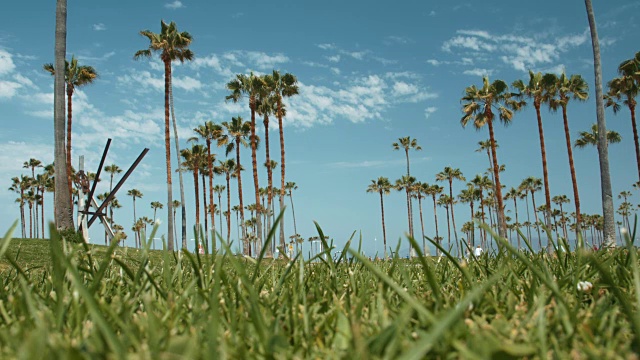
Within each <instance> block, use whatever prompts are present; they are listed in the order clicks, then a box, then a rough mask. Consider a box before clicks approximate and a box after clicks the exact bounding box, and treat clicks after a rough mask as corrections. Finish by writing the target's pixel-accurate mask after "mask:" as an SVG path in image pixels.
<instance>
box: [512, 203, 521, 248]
mask: <svg viewBox="0 0 640 360" xmlns="http://www.w3.org/2000/svg"><path fill="white" fill-rule="evenodd" d="M513 208H514V209H515V210H516V224H518V225H517V226H520V225H519V224H520V221H518V201H517V199H516V198H515V197H514V198H513ZM516 238H517V239H518V250H520V235H519V234H517V235H516Z"/></svg>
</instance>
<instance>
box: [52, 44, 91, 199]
mask: <svg viewBox="0 0 640 360" xmlns="http://www.w3.org/2000/svg"><path fill="white" fill-rule="evenodd" d="M64 65H65V66H64V79H65V85H66V90H67V131H66V133H67V140H66V152H67V173H68V174H67V181H68V186H69V189H71V185H72V184H71V124H72V118H73V116H72V114H73V111H72V104H73V101H72V98H73V93H74V91H75V89H76V88H79V87H81V86H84V85H89V84H92V83H93V82H94V81H95V80H96V79H97V78H98V72H97V71H96V70H95V69H94V68H93V67H91V66H86V65H85V66H78V59H76V58H75V57H74V56H71V62H68V61H66V60H65V64H64ZM55 69H56V67H54V65H53V64H44V70H45V71H48V72H50V73H51V75H54V76H55V74H56V71H55ZM69 191H71V190H69Z"/></svg>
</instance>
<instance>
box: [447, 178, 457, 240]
mask: <svg viewBox="0 0 640 360" xmlns="http://www.w3.org/2000/svg"><path fill="white" fill-rule="evenodd" d="M452 183H453V179H449V199H451V222H453V235H454V236H455V238H456V244H457V243H458V230H456V217H455V215H454V212H453V184H452Z"/></svg>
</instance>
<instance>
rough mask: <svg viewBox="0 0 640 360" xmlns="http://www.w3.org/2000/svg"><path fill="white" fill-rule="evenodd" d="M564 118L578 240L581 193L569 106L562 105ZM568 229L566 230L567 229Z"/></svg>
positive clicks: (580, 218)
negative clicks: (568, 113) (573, 147)
mask: <svg viewBox="0 0 640 360" xmlns="http://www.w3.org/2000/svg"><path fill="white" fill-rule="evenodd" d="M562 120H563V121H564V137H565V141H566V143H567V153H568V155H569V171H570V172H571V184H572V186H573V202H574V204H575V207H576V241H577V239H578V234H580V221H581V220H582V215H581V214H580V195H579V194H578V179H577V177H576V168H575V166H574V165H573V150H572V148H571V135H570V133H569V120H568V119H567V106H566V105H563V106H562ZM565 231H566V230H565ZM565 236H566V235H565Z"/></svg>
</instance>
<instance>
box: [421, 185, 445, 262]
mask: <svg viewBox="0 0 640 360" xmlns="http://www.w3.org/2000/svg"><path fill="white" fill-rule="evenodd" d="M442 190H443V188H442V187H441V186H438V185H437V184H434V185H429V186H428V187H427V188H426V189H425V190H424V191H425V194H427V195H431V198H432V199H433V219H434V224H435V228H436V237H435V238H434V240H436V241H439V239H440V234H438V211H437V207H436V205H437V203H436V195H439V194H441V193H442ZM436 255H437V256H440V250H439V249H436Z"/></svg>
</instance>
